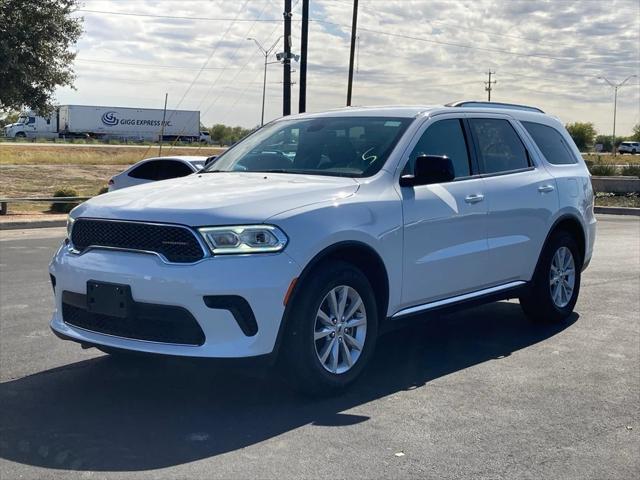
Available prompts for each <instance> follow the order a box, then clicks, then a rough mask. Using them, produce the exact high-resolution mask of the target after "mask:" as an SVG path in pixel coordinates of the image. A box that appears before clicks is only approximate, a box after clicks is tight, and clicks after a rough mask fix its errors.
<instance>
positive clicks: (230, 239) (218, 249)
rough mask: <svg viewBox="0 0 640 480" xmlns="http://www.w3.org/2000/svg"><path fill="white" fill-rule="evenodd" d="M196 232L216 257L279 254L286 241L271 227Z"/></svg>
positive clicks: (243, 227) (222, 228)
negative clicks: (233, 254)
mask: <svg viewBox="0 0 640 480" xmlns="http://www.w3.org/2000/svg"><path fill="white" fill-rule="evenodd" d="M198 231H199V232H200V234H201V235H202V236H203V237H204V239H205V241H206V242H207V245H209V248H210V249H211V252H212V253H213V254H216V255H223V254H230V253H267V252H279V251H281V250H283V249H284V247H285V246H286V245H287V241H288V239H287V236H286V235H285V234H284V232H283V231H282V230H280V229H279V228H278V227H274V226H272V225H240V226H237V227H204V228H199V229H198Z"/></svg>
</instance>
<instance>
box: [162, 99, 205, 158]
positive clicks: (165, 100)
mask: <svg viewBox="0 0 640 480" xmlns="http://www.w3.org/2000/svg"><path fill="white" fill-rule="evenodd" d="M168 98H169V94H168V93H165V94H164V110H162V123H161V124H160V148H158V156H159V157H161V156H162V140H164V120H165V118H167V99H168ZM199 128H200V126H199V125H198V129H199Z"/></svg>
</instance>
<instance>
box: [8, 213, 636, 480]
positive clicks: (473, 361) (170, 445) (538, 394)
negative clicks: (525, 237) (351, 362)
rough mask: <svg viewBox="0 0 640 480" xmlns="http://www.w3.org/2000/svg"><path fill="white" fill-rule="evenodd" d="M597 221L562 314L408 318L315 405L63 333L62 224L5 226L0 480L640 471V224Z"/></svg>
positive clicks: (477, 312)
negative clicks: (53, 271)
mask: <svg viewBox="0 0 640 480" xmlns="http://www.w3.org/2000/svg"><path fill="white" fill-rule="evenodd" d="M599 220H600V223H599V230H598V240H597V245H596V252H595V257H594V260H593V263H592V265H591V267H590V268H589V269H588V270H587V271H586V272H585V275H584V278H583V288H582V292H581V296H580V300H579V302H578V305H577V307H576V312H577V314H576V315H574V316H573V317H572V318H571V320H570V321H568V322H567V323H565V324H562V325H557V326H536V325H532V324H530V323H528V322H527V321H526V320H525V319H524V317H523V315H522V313H521V311H520V308H519V306H518V304H517V303H515V302H500V303H496V304H492V305H487V306H483V307H479V308H475V309H473V310H469V311H467V312H464V313H459V314H455V315H450V316H447V317H443V318H440V319H438V320H437V321H432V322H429V323H418V324H416V325H415V326H412V327H410V328H407V329H404V330H400V331H395V332H393V333H390V334H388V335H386V336H384V337H382V338H381V340H380V344H379V348H378V349H377V351H376V355H375V358H374V361H373V364H372V365H371V368H369V369H368V371H367V373H366V374H365V375H364V378H362V380H361V381H359V382H358V383H357V384H356V385H355V388H353V389H352V390H350V391H349V392H348V393H347V394H345V395H343V396H341V397H338V398H332V399H324V400H310V399H306V398H303V397H300V396H298V395H296V394H294V393H292V392H291V391H290V390H289V389H288V388H287V387H286V386H284V385H283V384H282V382H281V381H280V380H279V379H278V377H277V376H276V375H275V374H273V373H272V372H270V371H269V370H268V369H263V368H257V367H252V368H246V367H245V368H240V367H237V366H233V367H228V366H224V365H220V364H218V363H216V362H210V361H206V362H203V361H199V362H193V361H187V360H169V359H163V358H152V359H150V358H134V359H131V360H128V361H122V360H116V359H114V358H110V357H108V356H106V355H103V354H101V353H100V352H97V351H95V350H82V349H81V348H80V347H79V346H78V345H76V344H73V343H70V342H63V341H60V340H58V339H57V338H55V337H54V336H53V335H52V334H51V333H50V331H49V328H48V325H47V322H48V319H49V316H50V313H51V306H52V300H51V291H50V290H51V287H50V285H49V280H48V277H47V271H46V264H47V262H48V260H49V258H50V257H51V255H52V253H53V250H54V249H55V248H56V246H57V245H58V244H59V242H60V239H61V235H62V230H61V229H53V230H47V229H42V230H32V231H14V232H0V234H1V235H2V237H0V238H2V240H0V276H1V283H0V303H1V307H0V314H1V322H0V348H1V351H0V362H1V363H0V365H1V368H0V380H1V382H2V383H0V420H1V423H0V478H2V479H17V478H39V479H50V478H51V479H53V478H55V479H58V478H59V479H68V478H111V479H125V478H126V479H129V478H136V479H142V478H256V477H260V478H302V477H304V478H371V477H378V478H379V477H382V478H409V477H410V478H438V479H439V478H479V477H482V478H532V479H538V478H550V479H554V480H555V479H569V478H571V479H573V478H575V479H583V478H593V479H603V478H607V479H629V478H638V475H640V402H639V400H640V371H639V365H640V296H639V295H638V294H639V292H640V221H639V219H638V218H629V217H613V216H601V217H599Z"/></svg>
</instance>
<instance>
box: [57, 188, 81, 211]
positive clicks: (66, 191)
mask: <svg viewBox="0 0 640 480" xmlns="http://www.w3.org/2000/svg"><path fill="white" fill-rule="evenodd" d="M53 196H54V197H77V196H78V192H77V191H76V190H74V189H73V188H68V187H64V188H59V189H58V190H56V191H55V192H53ZM76 205H78V203H52V204H51V211H52V212H56V213H69V212H70V211H71V210H72V209H73V208H74V207H75V206H76Z"/></svg>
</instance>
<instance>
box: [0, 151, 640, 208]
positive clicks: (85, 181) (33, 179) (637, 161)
mask: <svg viewBox="0 0 640 480" xmlns="http://www.w3.org/2000/svg"><path fill="white" fill-rule="evenodd" d="M222 151H224V149H223V148H220V147H208V146H207V147H201V148H198V147H175V148H173V149H172V148H171V147H170V146H165V147H164V148H163V150H162V154H163V156H169V155H204V156H209V155H216V154H219V153H220V152H222ZM156 155H158V147H157V146H153V147H152V148H140V147H131V146H108V145H86V146H85V145H43V144H37V145H11V144H2V145H0V197H29V196H51V195H52V194H53V192H54V191H55V190H57V189H59V188H63V187H69V188H73V189H75V190H76V191H77V192H78V194H79V195H81V196H85V195H86V196H89V195H96V194H97V193H98V191H99V190H100V189H101V188H102V187H104V186H106V184H107V182H108V181H109V178H111V176H113V175H114V174H116V173H118V172H121V171H122V170H124V169H125V168H126V167H127V166H128V165H131V164H133V163H135V162H137V161H139V160H142V159H143V158H148V157H152V156H156ZM585 160H587V161H588V162H590V163H593V164H594V165H625V164H629V165H640V155H618V156H616V157H613V156H612V155H595V154H594V155H585ZM639 202H640V199H639V198H638V197H629V198H626V197H600V198H598V199H597V200H596V203H597V204H598V205H618V206H636V207H637V206H640V204H639ZM48 208H49V205H46V204H42V203H40V204H10V205H9V211H10V212H39V211H46V210H47V209H48Z"/></svg>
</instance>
